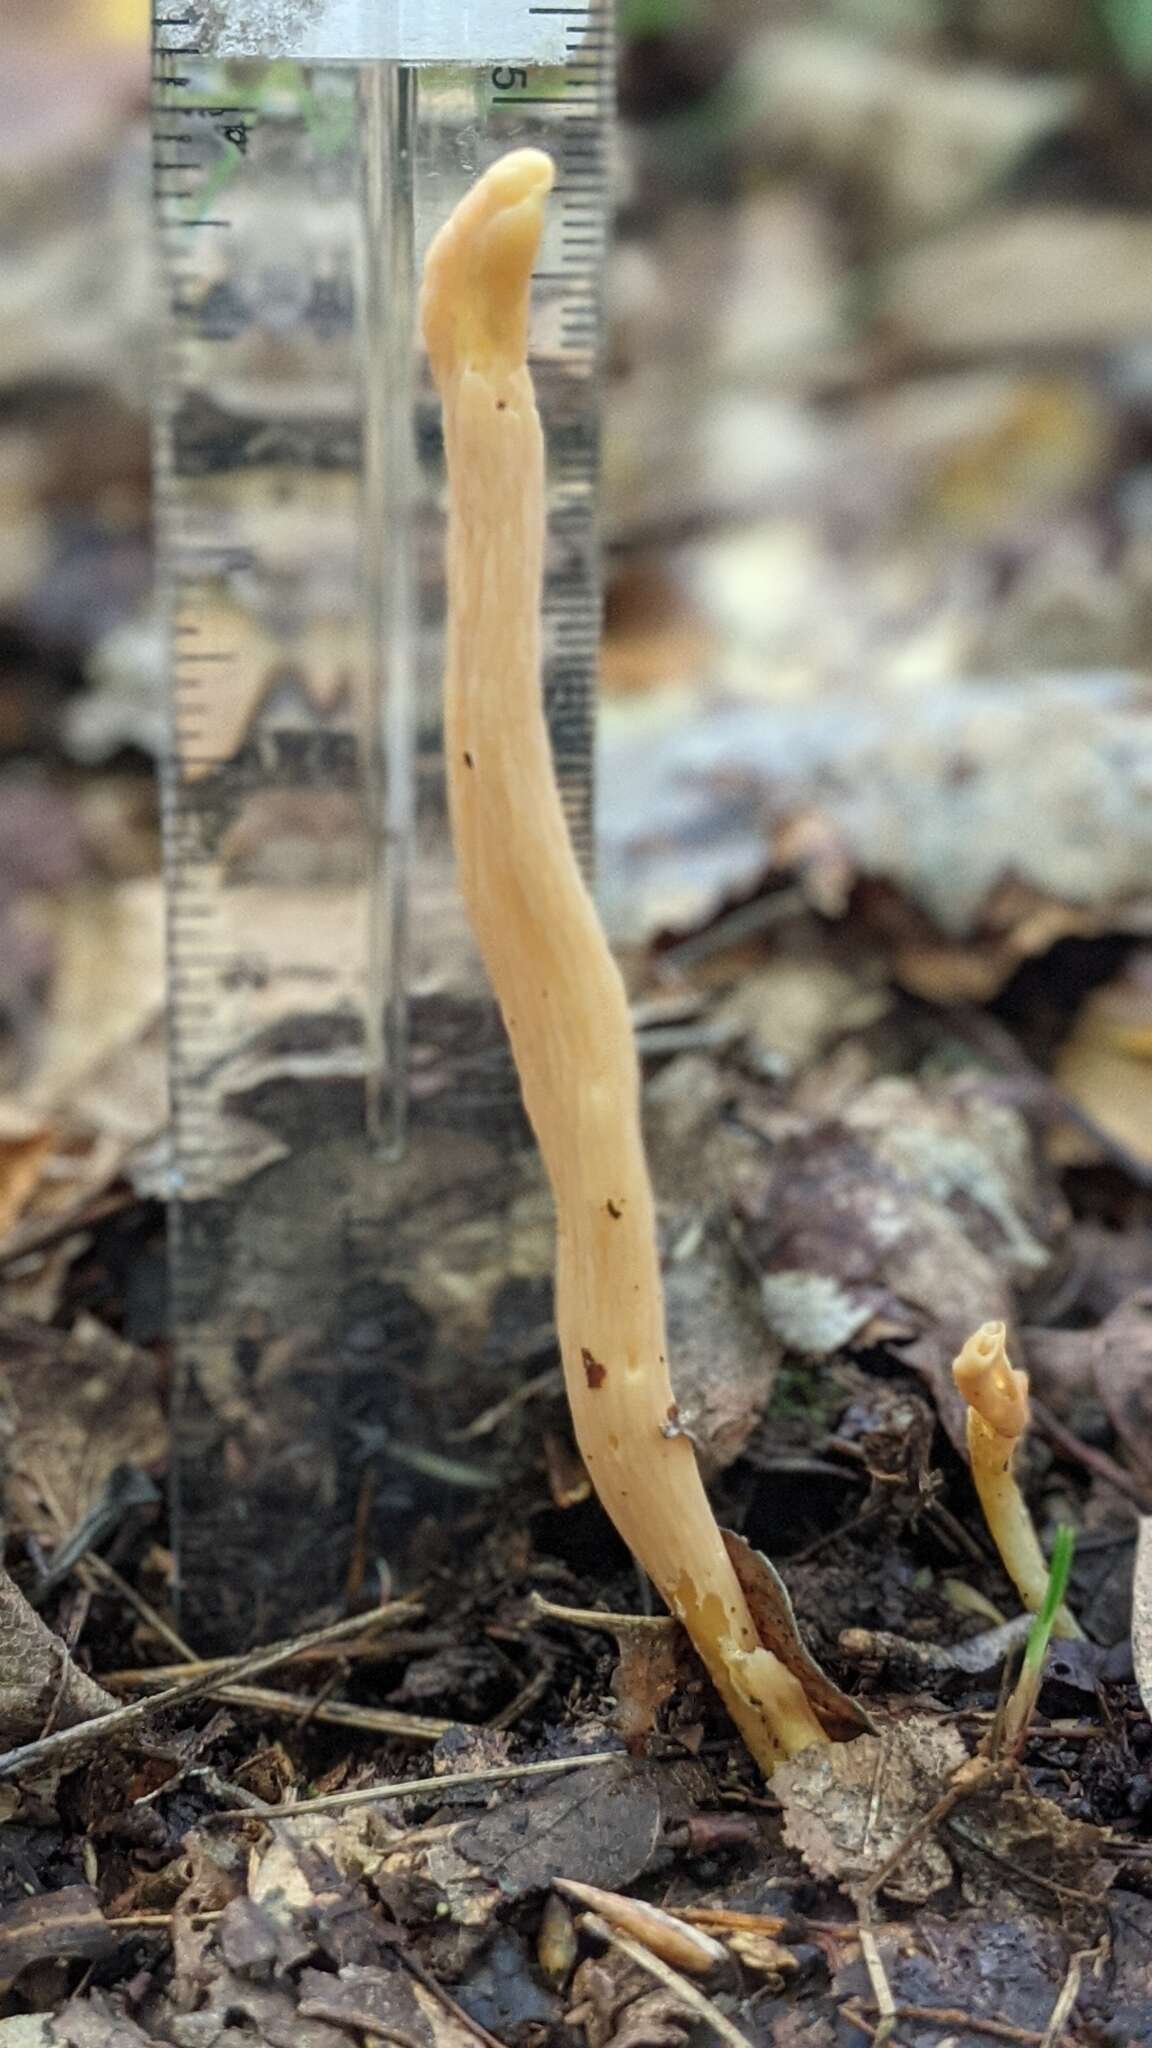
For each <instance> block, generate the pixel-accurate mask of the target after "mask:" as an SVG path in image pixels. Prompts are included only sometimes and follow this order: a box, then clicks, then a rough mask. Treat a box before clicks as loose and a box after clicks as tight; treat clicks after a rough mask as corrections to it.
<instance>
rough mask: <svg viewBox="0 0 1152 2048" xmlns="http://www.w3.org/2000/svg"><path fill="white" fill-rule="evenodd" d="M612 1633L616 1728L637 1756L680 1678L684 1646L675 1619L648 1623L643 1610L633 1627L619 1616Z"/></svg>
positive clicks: (631, 1752) (682, 1637)
mask: <svg viewBox="0 0 1152 2048" xmlns="http://www.w3.org/2000/svg"><path fill="white" fill-rule="evenodd" d="M629 1620H630V1618H629ZM612 1633H613V1635H614V1636H615V1638H616V1647H617V1649H618V1650H619V1653H620V1655H619V1658H618V1660H617V1663H616V1669H615V1670H614V1672H613V1673H612V1690H613V1693H614V1694H615V1698H616V1712H615V1716H614V1719H615V1723H616V1729H617V1732H618V1734H619V1735H620V1737H621V1739H622V1741H623V1743H624V1746H625V1748H626V1749H627V1750H628V1752H629V1754H630V1755H631V1756H642V1755H643V1754H644V1751H645V1749H646V1747H647V1743H648V1738H649V1736H650V1735H651V1734H652V1733H653V1730H654V1729H655V1726H656V1716H657V1715H658V1714H659V1712H660V1709H661V1707H662V1706H663V1705H664V1703H665V1701H666V1700H669V1699H670V1698H671V1697H672V1694H673V1693H674V1692H675V1690H676V1687H677V1686H678V1685H679V1684H680V1683H681V1682H682V1678H683V1672H682V1665H683V1661H684V1656H685V1651H686V1648H687V1645H686V1642H685V1638H684V1633H683V1630H681V1629H679V1628H677V1627H676V1625H675V1624H674V1623H673V1624H672V1626H671V1627H667V1628H660V1627H653V1625H652V1621H651V1620H650V1619H649V1617H648V1616H647V1615H638V1616H637V1617H636V1620H635V1625H634V1626H631V1625H629V1621H626V1619H625V1617H624V1616H621V1617H620V1618H619V1620H618V1621H617V1622H616V1624H615V1626H614V1628H613V1630H612Z"/></svg>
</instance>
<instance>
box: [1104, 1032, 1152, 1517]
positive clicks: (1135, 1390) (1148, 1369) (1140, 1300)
mask: <svg viewBox="0 0 1152 2048" xmlns="http://www.w3.org/2000/svg"><path fill="white" fill-rule="evenodd" d="M1148 1087H1149V1092H1150V1094H1152V1067H1150V1068H1149V1070H1148ZM1093 1363H1094V1366H1095V1380H1096V1391H1097V1393H1098V1394H1099V1396H1100V1399H1101V1401H1102V1402H1103V1403H1104V1407H1105V1409H1106V1411H1107V1415H1108V1420H1109V1421H1110V1422H1111V1424H1112V1427H1113V1429H1114V1430H1115V1431H1116V1434H1117V1436H1118V1437H1119V1439H1120V1442H1121V1443H1122V1444H1123V1446H1124V1449H1125V1451H1126V1453H1127V1455H1128V1459H1129V1462H1130V1463H1131V1465H1132V1467H1133V1469H1134V1471H1135V1472H1136V1474H1137V1476H1138V1477H1139V1478H1142V1479H1144V1480H1146V1481H1148V1483H1149V1484H1150V1485H1152V1290H1145V1292H1143V1293H1141V1294H1134V1295H1133V1296H1132V1297H1131V1299H1130V1300H1128V1301H1126V1302H1122V1303H1121V1305H1120V1307H1119V1308H1117V1309H1114V1310H1113V1312H1112V1314H1111V1315H1110V1316H1108V1317H1107V1318H1106V1320H1105V1321H1104V1322H1103V1323H1102V1324H1101V1325H1100V1328H1099V1330H1098V1331H1097V1332H1096V1333H1095V1343H1094V1346H1093Z"/></svg>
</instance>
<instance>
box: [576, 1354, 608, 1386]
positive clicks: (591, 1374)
mask: <svg viewBox="0 0 1152 2048" xmlns="http://www.w3.org/2000/svg"><path fill="white" fill-rule="evenodd" d="M580 1356H581V1358H582V1360H583V1362H584V1377H585V1379H586V1380H587V1382H588V1385H589V1386H590V1387H592V1388H596V1387H602V1386H603V1385H604V1382H605V1380H606V1379H607V1377H608V1367H607V1366H606V1365H601V1363H600V1360H599V1359H598V1358H593V1356H592V1353H591V1352H590V1351H589V1350H588V1348H587V1346H585V1347H584V1349H583V1350H582V1351H581V1353H580Z"/></svg>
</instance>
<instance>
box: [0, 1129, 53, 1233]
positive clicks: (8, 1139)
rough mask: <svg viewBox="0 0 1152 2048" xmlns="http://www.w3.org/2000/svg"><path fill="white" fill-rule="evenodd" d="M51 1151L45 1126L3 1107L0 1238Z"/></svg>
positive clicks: (50, 1140) (37, 1179)
mask: <svg viewBox="0 0 1152 2048" xmlns="http://www.w3.org/2000/svg"><path fill="white" fill-rule="evenodd" d="M51 1150H52V1132H51V1130H50V1129H49V1128H48V1126H47V1125H45V1124H43V1123H41V1122H40V1121H39V1120H38V1119H36V1118H29V1117H26V1116H24V1117H22V1116H20V1115H19V1114H18V1113H16V1112H14V1111H13V1110H12V1109H10V1108H8V1107H7V1106H5V1108H4V1114H3V1119H2V1122H0V1237H4V1236H6V1235H7V1233H8V1231H9V1230H11V1228H12V1226H13V1224H14V1223H15V1222H16V1220H17V1218H18V1217H19V1216H20V1214H21V1212H22V1210H23V1208H24V1205H25V1203H26V1202H27V1200H28V1198H29V1196H30V1195H31V1193H32V1191H33V1189H34V1188H35V1187H36V1184H37V1182H38V1181H39V1179H40V1171H41V1168H42V1166H43V1164H44V1161H45V1159H46V1158H47V1156H48V1154H49V1153H50V1152H51Z"/></svg>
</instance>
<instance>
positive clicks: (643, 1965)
mask: <svg viewBox="0 0 1152 2048" xmlns="http://www.w3.org/2000/svg"><path fill="white" fill-rule="evenodd" d="M580 1925H581V1926H582V1927H586V1928H587V1929H588V1932H589V1934H595V1935H596V1936H597V1937H598V1938H599V1940H601V1941H606V1942H608V1943H609V1945H610V1946H611V1947H612V1948H616V1949H619V1951H620V1953H621V1955H622V1956H627V1957H628V1960H629V1962H632V1963H636V1964H638V1966H639V1968H640V1969H642V1970H646V1971H647V1973H648V1975H649V1976H650V1977H655V1979H656V1982H657V1983H658V1984H663V1986H664V1989H665V1990H666V1991H672V1992H674V1993H675V1995H676V1997H677V1998H678V1999H679V2000H680V2001H681V2003H682V2004H684V2005H686V2006H688V2008H689V2010H690V2011H692V2012H694V2013H695V2014H696V2015H697V2017H698V2018H699V2019H702V2020H703V2021H704V2024H705V2026H708V2027H711V2029H712V2032H713V2033H714V2034H718V2035H719V2037H720V2039H721V2040H722V2041H727V2043H728V2048H752V2043H751V2042H750V2041H749V2039H748V2036H747V2034H742V2033H741V2031H740V2029H739V2027H738V2026H736V2025H734V2023H733V2022H732V2021H731V2020H730V2019H729V2018H728V2016H727V2014H726V2013H722V2012H721V2010H720V2008H719V2006H718V2005H715V2004H713V2001H712V2000H711V1999H710V1998H709V1997H708V1996H707V1994H706V1993H705V1992H703V1991H701V1989H700V1986H699V1985H698V1984H693V1983H692V1981H691V1979H690V1978H688V1977H685V1976H682V1975H681V1972H680V1971H679V1970H674V1969H673V1968H672V1965H671V1963H666V1962H665V1961H664V1959H663V1957H662V1956H656V1955H653V1953H652V1951H651V1949H649V1948H645V1947H644V1944H643V1942H640V1941H633V1939H632V1936H631V1935H630V1934H623V1933H621V1931H620V1929H619V1928H618V1927H610V1926H609V1925H608V1922H607V1920H602V1919H601V1918H600V1915H599V1914H598V1913H583V1914H581V1916H580Z"/></svg>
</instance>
